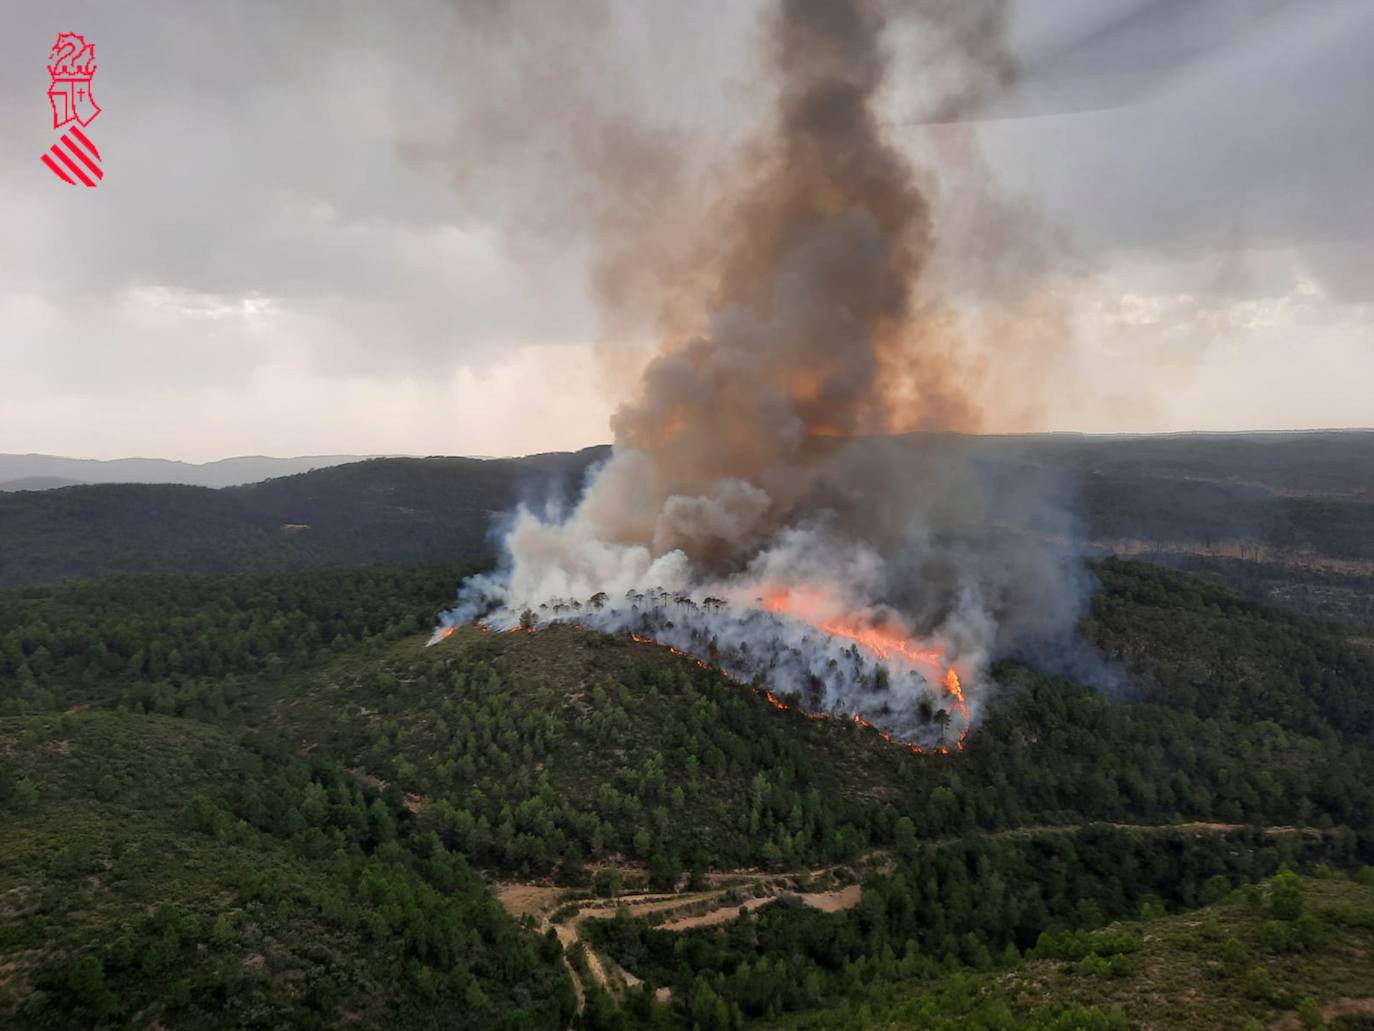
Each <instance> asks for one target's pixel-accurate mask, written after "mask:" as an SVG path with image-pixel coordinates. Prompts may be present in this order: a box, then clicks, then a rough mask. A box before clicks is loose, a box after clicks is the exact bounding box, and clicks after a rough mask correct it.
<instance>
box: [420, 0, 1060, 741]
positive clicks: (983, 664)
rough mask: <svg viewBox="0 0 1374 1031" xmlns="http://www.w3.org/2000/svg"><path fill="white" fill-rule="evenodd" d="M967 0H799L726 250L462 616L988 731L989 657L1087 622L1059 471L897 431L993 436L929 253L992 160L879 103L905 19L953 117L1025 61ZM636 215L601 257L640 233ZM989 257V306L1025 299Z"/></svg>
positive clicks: (726, 201) (666, 316)
mask: <svg viewBox="0 0 1374 1031" xmlns="http://www.w3.org/2000/svg"><path fill="white" fill-rule="evenodd" d="M947 7H948V5H943V4H935V3H912V4H897V3H890V2H883V0H779V2H778V3H777V4H776V7H775V9H774V10H772V12H771V13H770V14H769V16H768V20H767V23H766V26H765V37H766V42H765V61H764V64H765V68H766V70H767V76H768V82H769V83H770V86H771V92H772V113H771V115H770V117H769V118H768V120H767V122H766V124H765V127H764V129H763V130H762V131H761V132H760V133H759V134H758V135H757V137H756V138H754V139H752V140H751V141H750V142H749V143H748V144H747V145H746V146H745V147H744V148H743V153H742V155H741V156H740V158H739V160H738V162H737V163H736V165H735V171H734V172H733V173H732V174H730V175H728V176H725V177H724V178H723V179H722V187H723V188H727V189H728V193H727V195H725V196H722V197H720V198H719V199H717V200H716V201H715V202H713V203H712V205H711V209H712V210H713V211H715V212H720V213H723V214H722V215H721V217H718V218H715V219H712V220H711V221H710V225H711V228H712V230H713V234H714V235H713V238H712V239H711V240H710V244H711V246H710V247H709V248H707V247H704V246H702V244H701V243H700V242H699V241H698V242H697V243H696V244H694V245H693V247H691V248H687V249H685V250H684V253H685V252H686V251H687V250H690V252H691V253H692V254H693V255H695V256H696V257H695V259H694V261H693V262H685V263H683V264H682V265H681V267H683V268H689V267H690V268H691V269H692V270H693V271H692V273H691V274H690V275H684V279H683V281H682V288H681V289H669V290H664V291H662V293H661V296H662V297H663V298H665V300H664V307H663V309H662V311H661V315H660V318H659V320H658V324H659V325H660V327H661V328H664V329H665V330H666V331H668V333H669V335H667V336H666V337H665V338H664V342H663V344H662V346H661V349H660V350H659V353H658V354H657V355H656V356H655V357H654V358H653V359H652V360H651V361H650V362H649V363H648V365H647V367H646V368H645V370H644V373H643V376H642V379H641V381H640V383H639V386H638V388H637V390H636V392H635V395H634V396H633V398H632V399H631V400H630V401H629V402H628V403H626V404H624V405H623V406H622V407H621V408H620V410H619V411H618V412H617V413H616V415H615V417H614V419H613V423H612V428H613V431H614V437H615V446H614V449H613V452H612V454H611V457H610V458H609V459H608V460H607V462H606V463H605V464H604V465H602V466H600V467H599V468H597V469H596V470H594V471H593V472H592V474H591V475H590V477H589V480H588V483H587V486H586V490H585V492H584V494H583V496H582V498H581V499H580V501H579V502H578V503H577V505H576V507H575V508H573V509H572V511H570V512H560V511H544V512H534V511H530V510H528V509H522V510H521V511H519V512H518V513H517V514H516V516H515V518H514V520H513V523H512V525H511V527H510V530H509V532H508V534H507V535H506V537H505V541H504V545H505V550H506V554H507V562H506V564H505V566H504V567H503V569H502V571H501V572H500V573H499V574H498V575H497V576H494V577H483V578H475V579H473V580H470V581H468V582H467V583H466V584H465V585H464V587H463V589H462V591H461V592H460V601H461V604H460V606H459V608H458V609H456V610H454V612H452V613H449V614H448V615H447V616H446V617H445V618H446V622H450V623H451V622H457V621H463V620H467V619H471V618H474V617H476V616H479V615H485V617H486V618H487V619H488V620H489V621H490V622H491V623H492V624H493V625H495V626H501V627H512V626H515V625H517V624H518V623H520V622H521V620H522V617H523V621H524V623H525V625H526V626H529V625H531V624H532V623H533V622H534V621H536V620H540V619H543V620H549V619H557V620H572V621H576V622H579V623H582V624H584V625H587V626H592V627H596V628H599V629H606V630H627V631H631V632H633V633H636V634H638V635H640V636H644V637H648V638H651V639H653V640H657V641H661V642H664V643H669V644H672V645H673V646H675V647H678V648H681V649H683V650H686V651H689V652H691V653H692V654H694V655H697V656H698V657H703V656H709V657H710V659H711V661H713V662H718V663H721V664H722V665H724V666H725V668H727V669H730V670H731V671H732V672H735V673H737V674H740V675H743V676H747V677H760V678H762V679H763V680H764V681H765V682H767V683H768V684H770V685H771V686H773V687H774V688H776V689H778V690H780V691H787V692H796V693H798V694H800V695H804V696H805V697H808V698H810V699H811V701H812V704H813V705H818V706H823V707H825V708H827V709H830V710H832V711H840V712H857V711H860V710H862V711H864V713H865V715H866V716H869V717H870V718H873V719H874V721H875V722H877V723H879V725H881V726H884V727H886V728H888V729H890V730H892V731H893V732H895V733H899V734H901V735H903V736H905V737H909V738H920V737H930V736H931V734H932V733H934V731H932V730H931V728H932V726H933V725H934V724H933V722H932V721H933V720H935V716H936V714H937V713H938V712H940V711H942V710H943V711H948V712H949V713H950V714H951V718H954V719H956V721H958V722H961V723H962V724H963V725H964V726H967V722H968V720H969V719H970V718H971V715H972V712H973V711H974V710H976V707H977V703H978V694H979V691H980V689H981V685H982V683H983V681H984V679H985V674H986V669H987V665H988V663H989V662H990V660H991V659H992V657H994V656H995V655H996V654H998V653H999V652H1002V651H1006V650H1007V649H1009V648H1016V647H1020V646H1022V645H1024V644H1026V643H1028V642H1033V641H1043V640H1046V639H1051V638H1055V637H1062V636H1064V635H1065V634H1066V633H1067V632H1068V630H1069V628H1071V627H1072V625H1073V623H1074V621H1075V620H1076V618H1077V615H1078V612H1079V605H1080V601H1081V598H1082V596H1083V595H1082V591H1081V590H1080V587H1081V585H1080V584H1079V582H1078V580H1077V574H1076V568H1077V567H1076V564H1075V563H1074V561H1073V557H1072V556H1071V555H1070V554H1069V553H1068V552H1067V550H1066V546H1065V545H1064V544H1063V543H1062V542H1064V541H1066V540H1068V539H1069V537H1070V534H1069V533H1068V529H1069V527H1067V525H1066V519H1065V517H1064V516H1063V514H1062V510H1061V509H1060V508H1059V507H1058V505H1057V504H1056V503H1055V499H1054V497H1053V489H1052V488H1053V487H1054V485H1053V484H1048V483H1042V482H1039V481H1037V480H1035V479H1034V478H1029V479H1028V478H1026V477H1024V476H1011V475H1010V474H1008V472H1007V470H1005V469H1001V470H999V469H996V468H991V467H988V466H986V465H980V464H978V463H976V462H974V461H972V460H971V459H970V457H969V456H968V455H966V454H965V453H964V451H963V448H962V446H961V445H960V444H959V442H958V440H957V439H948V438H945V439H944V440H943V444H942V445H941V446H938V447H937V446H933V445H934V444H935V442H936V440H937V438H934V437H930V436H920V435H918V436H915V437H911V438H908V439H905V440H902V441H893V440H884V439H881V437H880V435H883V434H888V433H892V432H894V431H905V430H913V429H919V430H976V429H978V428H980V426H981V425H982V421H983V420H982V411H983V405H985V404H986V403H988V400H989V398H988V397H987V396H986V394H985V393H983V392H982V381H981V380H980V378H979V377H977V376H974V375H970V374H968V372H967V370H968V368H969V367H970V366H972V365H974V364H976V362H974V361H973V359H972V358H971V357H970V352H972V351H974V350H976V348H975V347H974V346H973V345H971V344H970V343H969V341H968V339H967V337H966V336H965V334H964V331H963V326H962V324H961V322H960V320H959V318H958V317H957V316H956V315H955V313H954V307H953V305H952V303H949V302H947V301H946V300H945V299H944V298H942V297H940V296H939V295H938V289H939V286H940V284H941V283H943V282H948V281H949V277H948V276H947V275H936V274H933V273H932V271H931V270H932V267H933V265H934V264H936V262H937V259H938V256H939V250H940V246H939V244H940V241H939V240H938V238H937V235H936V231H935V226H934V222H933V217H932V204H931V200H930V198H929V196H928V189H929V184H930V183H932V182H934V181H936V180H937V179H939V180H940V181H943V182H944V188H945V189H947V190H958V189H960V188H961V183H960V181H959V179H958V173H959V172H960V171H961V170H972V171H976V168H977V165H976V162H971V161H970V162H963V163H960V165H959V166H957V167H955V168H953V169H941V170H940V175H939V176H936V175H935V174H934V173H932V172H931V171H930V170H928V169H927V170H924V171H918V170H917V169H915V168H914V167H913V166H912V165H911V164H910V163H909V162H908V160H907V159H906V158H905V157H904V155H903V153H902V152H901V151H900V150H899V149H898V148H896V147H895V146H893V145H892V143H891V142H890V141H889V140H888V139H887V138H886V136H885V131H884V123H883V122H882V120H881V119H880V117H879V105H880V101H881V98H882V97H883V95H884V89H885V87H886V86H887V85H888V75H889V71H890V68H891V54H890V52H889V49H888V48H889V36H890V32H889V29H890V26H891V24H892V23H893V22H894V19H909V20H911V21H912V22H913V23H914V24H915V25H916V26H918V27H920V26H930V27H931V28H932V31H936V30H938V33H937V34H938V36H939V38H942V39H947V41H948V42H947V49H946V50H945V53H944V59H943V66H942V79H941V86H940V88H939V89H937V90H936V96H935V98H934V100H933V101H932V102H933V103H934V104H935V105H936V107H937V108H938V109H939V110H940V111H942V112H944V113H945V114H946V115H947V114H949V112H950V111H952V110H955V109H957V107H958V106H959V105H960V104H963V103H966V102H969V98H970V97H973V96H975V95H976V92H977V88H978V85H979V84H980V83H982V82H984V81H989V80H993V79H997V78H999V77H1003V76H1005V74H1006V69H1007V63H1006V61H1005V59H1004V57H1003V56H1002V50H1001V49H1000V48H999V47H998V46H997V45H996V39H997V35H996V33H997V30H998V29H999V28H1000V26H1001V25H1002V23H1003V22H1004V12H1003V10H1002V4H1001V3H994V2H987V3H970V4H967V5H960V6H959V7H958V11H959V13H958V14H955V13H952V12H951V11H950V10H948V9H947ZM956 149H957V148H956ZM601 156H602V157H604V155H601ZM945 180H948V181H945ZM615 181H616V180H615V179H609V180H607V182H608V189H613V188H614V183H615ZM982 188H983V187H981V186H979V185H977V183H976V182H974V181H973V180H970V182H969V184H968V189H969V190H970V191H973V192H977V191H979V190H981V189H982ZM637 195H638V194H637ZM610 207H612V208H614V207H615V205H614V204H613V203H612V204H611V205H610ZM1016 224H1017V225H1018V227H1020V229H1021V230H1024V227H1025V226H1026V225H1028V224H1030V223H1029V222H1028V221H1026V220H1020V221H1018V222H1017V223H1016ZM623 229H624V225H623V224H621V223H617V224H616V226H615V227H614V231H613V233H612V236H613V240H612V242H611V243H609V244H606V245H605V246H603V248H602V253H615V254H617V255H621V254H625V253H631V252H632V251H633V247H632V246H627V243H626V237H625V235H624V233H623ZM650 239H657V235H656V234H655V233H653V232H648V233H646V240H650ZM658 253H659V251H658V250H657V249H655V248H653V247H651V246H649V245H648V244H647V243H646V254H648V255H649V256H650V257H649V258H648V259H646V260H650V261H652V258H653V256H654V255H656V254H658ZM703 255H704V256H705V257H703ZM985 266H986V267H988V268H992V269H994V270H995V269H997V268H1000V264H999V263H998V262H988V263H985ZM611 267H613V266H612V264H603V265H601V266H599V268H600V270H601V271H603V272H604V271H606V270H607V269H609V268H611ZM703 270H705V271H704V272H703ZM994 278H997V279H998V280H999V281H998V282H996V283H992V282H990V288H991V287H994V286H995V287H996V288H997V294H996V296H995V297H990V298H989V306H990V307H992V306H998V307H999V310H1000V311H1003V312H1005V311H1007V310H1011V308H1010V307H1008V306H1009V305H1010V306H1011V307H1014V303H1013V302H1010V301H1008V297H1009V296H1010V295H1009V294H1008V293H1007V292H1006V291H1005V289H1004V287H1005V283H1004V282H1002V281H1000V280H1001V279H1003V278H1005V277H994ZM603 285H604V284H603ZM974 285H975V286H976V284H974ZM968 286H969V282H968V281H967V278H966V280H965V282H964V288H965V289H967V288H968ZM615 293H616V291H614V290H611V291H605V292H604V293H603V296H613V295H615ZM692 312H700V314H699V315H697V316H692V315H690V314H689V315H684V313H692ZM1042 321H1043V320H1042ZM693 323H695V325H696V326H697V330H696V331H693V332H691V333H683V334H677V333H675V332H674V330H676V329H678V328H680V327H682V326H684V325H690V324H693ZM1037 332H1039V333H1041V334H1043V333H1044V332H1045V330H1044V327H1043V325H1040V326H1038V328H1037ZM1050 335H1052V331H1051V333H1050ZM951 671H955V672H953V673H951ZM951 677H952V678H953V679H952V680H951V679H950V678H951ZM959 678H962V680H963V683H964V684H965V685H966V686H967V687H968V689H969V690H968V692H967V697H968V702H967V704H966V702H965V695H964V694H963V693H961V692H960V690H959V687H958V684H959ZM935 722H936V723H938V722H939V721H938V720H935ZM938 729H939V730H940V731H941V732H942V731H943V727H940V728H938Z"/></svg>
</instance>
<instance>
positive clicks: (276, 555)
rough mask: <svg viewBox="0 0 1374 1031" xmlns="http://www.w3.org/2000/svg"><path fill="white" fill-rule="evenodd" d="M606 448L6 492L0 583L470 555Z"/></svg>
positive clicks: (573, 483)
mask: <svg viewBox="0 0 1374 1031" xmlns="http://www.w3.org/2000/svg"><path fill="white" fill-rule="evenodd" d="M604 453H605V449H604V448H589V449H587V450H585V451H580V452H575V453H553V454H546V455H531V456H529V457H526V458H519V459H489V460H483V459H473V458H425V459H413V458H387V459H371V460H369V461H365V462H356V463H351V464H348V465H340V466H334V467H332V468H328V469H318V470H315V471H313V472H309V473H302V474H300V475H296V476H283V477H279V478H277V479H271V480H265V481H263V482H261V483H256V484H250V485H248V486H243V487H226V488H222V489H218V490H213V489H210V488H205V487H187V486H179V485H174V484H101V485H91V486H80V487H68V488H64V489H61V490H50V491H41V492H25V493H13V494H6V493H0V586H15V585H22V584H33V583H50V582H53V581H59V580H68V579H77V578H88V577H93V576H100V575H104V574H108V573H156V572H185V571H190V572H206V573H220V572H255V571H269V570H289V569H304V568H321V567H343V566H352V565H364V564H371V563H396V562H427V561H452V560H463V559H470V558H473V557H475V556H479V555H481V554H483V553H484V552H485V551H486V550H487V548H488V536H487V535H488V533H489V531H490V529H491V527H492V523H493V518H494V517H495V516H496V515H498V514H499V513H500V512H502V511H505V510H507V509H509V508H511V507H512V506H513V505H514V504H515V503H516V502H517V501H520V500H529V501H532V502H543V501H544V500H546V499H547V498H548V497H550V496H558V495H560V494H561V495H562V496H568V495H570V494H575V492H576V490H577V488H578V485H579V483H580V481H581V478H582V475H583V473H584V472H585V470H586V468H587V466H588V465H589V464H590V463H591V462H593V461H594V460H596V459H597V458H598V457H599V456H601V455H603V454H604Z"/></svg>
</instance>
